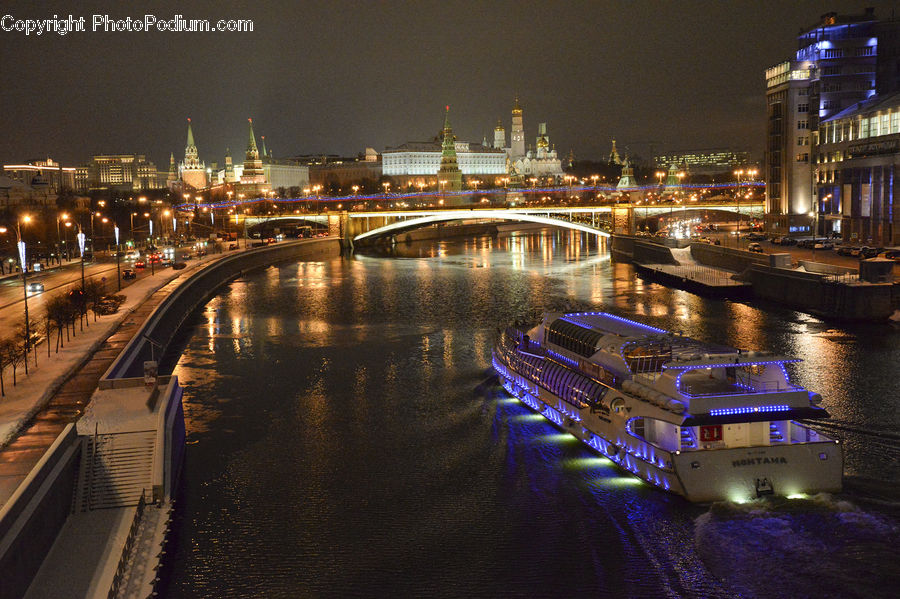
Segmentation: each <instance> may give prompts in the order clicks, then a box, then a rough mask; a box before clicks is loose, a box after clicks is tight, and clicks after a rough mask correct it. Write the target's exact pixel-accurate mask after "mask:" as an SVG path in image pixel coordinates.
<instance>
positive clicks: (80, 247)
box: [76, 223, 85, 294]
mask: <svg viewBox="0 0 900 599" xmlns="http://www.w3.org/2000/svg"><path fill="white" fill-rule="evenodd" d="M76 237H77V238H78V251H79V252H81V293H82V294H84V245H85V244H84V241H85V239H84V232H83V231H82V230H81V223H79V224H78V235H76Z"/></svg>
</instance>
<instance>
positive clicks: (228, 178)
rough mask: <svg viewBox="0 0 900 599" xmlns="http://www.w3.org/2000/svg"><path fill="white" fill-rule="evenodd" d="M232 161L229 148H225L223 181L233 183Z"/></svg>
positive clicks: (234, 179)
mask: <svg viewBox="0 0 900 599" xmlns="http://www.w3.org/2000/svg"><path fill="white" fill-rule="evenodd" d="M235 181H237V179H236V178H235V176H234V163H233V162H232V161H231V148H225V183H234V182H235Z"/></svg>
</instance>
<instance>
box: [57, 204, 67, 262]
mask: <svg viewBox="0 0 900 599" xmlns="http://www.w3.org/2000/svg"><path fill="white" fill-rule="evenodd" d="M65 216H66V214H65V213H63V214H57V215H56V262H57V264H61V263H62V257H61V256H60V254H61V253H62V236H61V235H60V233H59V219H60V217H63V218H64V217H65Z"/></svg>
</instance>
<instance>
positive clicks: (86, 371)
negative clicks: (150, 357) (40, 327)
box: [0, 256, 217, 506]
mask: <svg viewBox="0 0 900 599" xmlns="http://www.w3.org/2000/svg"><path fill="white" fill-rule="evenodd" d="M215 259H217V256H213V257H207V258H206V259H204V260H203V261H201V262H195V263H194V264H193V265H192V267H190V268H188V269H185V270H184V271H181V272H180V273H175V272H173V271H168V272H167V273H166V274H168V275H170V276H169V280H168V282H165V283H164V284H163V285H162V286H160V287H159V288H157V289H156V290H154V291H151V290H152V289H153V287H152V286H151V287H149V288H148V293H149V295H146V296H144V298H143V299H141V298H137V299H136V300H135V301H134V304H133V307H132V309H131V311H130V312H128V313H127V314H126V315H125V316H124V318H121V317H120V319H121V321H120V323H119V324H118V325H115V324H114V323H113V326H111V327H110V325H109V324H107V326H106V327H105V330H104V331H103V332H106V335H103V336H102V337H105V338H102V340H101V339H98V340H97V343H98V345H97V347H96V348H95V349H94V350H93V351H92V352H90V355H89V357H88V358H87V360H85V361H84V362H83V363H82V364H81V365H80V366H76V367H75V368H74V371H71V372H70V374H69V376H68V377H67V378H66V380H65V382H64V383H63V384H62V385H61V387H60V388H59V389H58V390H57V391H56V392H55V393H54V394H53V396H52V398H51V399H50V400H49V402H48V403H47V404H46V405H45V406H44V407H43V408H41V409H40V410H39V411H38V412H37V414H35V415H34V416H33V417H31V418H30V419H28V421H27V423H25V425H24V427H22V428H21V429H20V430H19V432H18V433H17V434H16V435H15V436H14V438H13V439H12V440H11V441H10V442H9V443H7V444H6V445H5V446H4V447H3V448H2V449H0V506H2V505H3V504H4V503H6V501H7V500H8V499H9V498H10V497H11V496H12V494H13V493H14V492H15V490H16V488H17V487H18V485H19V484H20V483H21V482H22V481H23V480H24V479H25V477H26V476H27V475H28V473H29V472H30V471H31V469H32V468H33V467H34V465H35V464H36V463H37V462H38V461H39V460H40V459H41V456H43V455H44V452H46V450H47V449H48V448H49V447H50V445H51V444H52V443H53V441H54V440H55V439H56V437H57V436H59V434H60V433H61V432H62V430H63V429H64V428H65V427H66V425H67V424H69V423H70V422H73V421H75V420H77V419H78V418H79V417H80V416H81V414H82V413H83V412H84V409H85V407H86V406H87V404H88V403H89V402H90V400H91V396H92V395H93V393H94V391H95V390H96V389H97V385H98V382H99V380H100V377H102V376H103V373H104V372H106V370H107V368H109V366H110V365H111V364H112V363H113V361H114V360H115V359H116V356H118V355H119V353H120V352H121V351H122V349H124V348H125V346H126V345H127V344H128V342H129V341H130V340H131V338H132V337H133V336H134V335H135V334H136V333H137V331H138V330H139V329H140V327H141V325H142V324H143V323H144V321H145V320H146V319H147V317H148V316H149V315H150V314H151V313H152V312H153V310H154V309H155V308H156V306H158V305H159V303H160V302H162V300H163V299H164V298H165V297H166V296H167V295H168V294H169V293H170V292H171V291H172V290H173V289H175V288H176V287H178V285H180V284H181V282H182V281H183V280H184V279H185V278H187V277H188V276H191V275H192V274H194V273H195V272H196V271H197V270H199V269H201V268H205V266H206V265H207V264H209V263H210V262H212V261H214V260H215ZM163 280H164V279H163ZM148 281H149V283H148V285H150V284H153V283H155V282H157V281H153V280H151V279H148ZM102 325H103V323H102V322H100V323H94V324H92V325H91V326H93V327H98V330H100V329H99V327H101V326H102ZM110 329H112V330H110ZM85 332H87V331H85ZM53 373H54V371H53V370H52V369H48V372H47V373H45V374H46V375H47V376H45V377H43V380H39V381H38V382H39V383H42V384H43V385H44V388H46V387H48V386H50V385H52V384H53V382H54V381H53ZM41 375H42V373H41V371H40V370H38V371H36V372H35V373H34V376H38V377H40V376H41ZM39 397H40V395H38V397H36V398H34V399H35V400H39ZM26 414H27V412H26ZM14 417H15V416H14V415H10V414H4V415H3V420H4V422H0V424H3V425H9V420H10V418H14ZM25 417H26V418H27V416H25Z"/></svg>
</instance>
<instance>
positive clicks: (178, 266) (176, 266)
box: [172, 262, 187, 270]
mask: <svg viewBox="0 0 900 599" xmlns="http://www.w3.org/2000/svg"><path fill="white" fill-rule="evenodd" d="M186 266H187V264H185V263H184V262H176V263H175V264H173V265H172V270H181V269H182V268H185V267H186Z"/></svg>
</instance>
